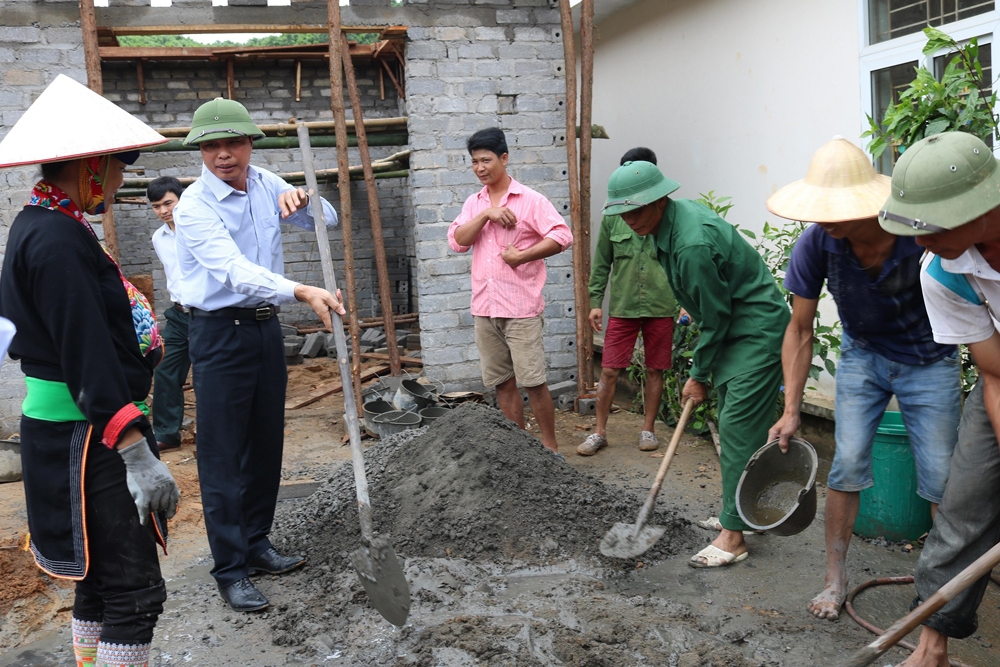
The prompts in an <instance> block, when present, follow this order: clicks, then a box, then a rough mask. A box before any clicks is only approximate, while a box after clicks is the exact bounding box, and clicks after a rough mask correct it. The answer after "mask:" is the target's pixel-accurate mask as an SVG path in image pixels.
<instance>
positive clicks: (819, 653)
mask: <svg viewBox="0 0 1000 667" xmlns="http://www.w3.org/2000/svg"><path fill="white" fill-rule="evenodd" d="M326 363H327V362H326V361H325V360H315V361H312V362H311V363H310V364H307V365H306V366H305V367H300V368H302V370H296V371H294V372H293V380H292V381H293V383H300V386H301V387H308V386H309V383H310V382H312V383H316V382H321V381H322V380H323V377H321V376H324V377H325V374H326V373H327V371H328V370H329V369H327V368H324V367H322V366H323V364H326ZM309 366H317V367H319V369H318V370H309ZM622 404H623V405H624V406H626V407H627V403H625V402H624V401H623V402H622ZM342 411H343V406H342V401H341V399H340V397H339V395H334V396H332V397H328V398H325V399H323V400H322V401H320V402H318V403H316V404H314V405H312V406H310V407H308V408H303V409H300V410H295V411H289V412H288V414H287V422H286V440H287V445H286V451H285V461H284V467H283V491H282V495H283V496H284V497H286V498H287V500H285V501H283V502H296V500H295V497H296V496H302V495H304V494H307V493H309V492H311V491H312V490H313V489H314V488H315V486H316V482H317V481H319V480H322V479H324V478H325V476H326V475H328V474H329V472H330V471H331V470H332V469H333V468H334V467H336V466H339V465H349V463H347V460H348V459H349V448H348V447H344V446H342V445H341V439H342V435H343V432H342V427H341V426H340V419H339V418H340V417H341V415H342ZM592 425H593V418H592V417H580V416H578V415H574V414H570V413H559V414H558V417H557V430H558V441H559V447H560V451H561V452H562V453H563V454H564V455H565V457H566V459H567V461H568V462H569V463H570V464H572V465H573V466H575V467H577V468H578V469H579V470H581V471H583V472H586V473H588V474H591V475H594V476H596V477H599V478H600V479H602V480H604V481H605V482H606V483H611V484H615V485H617V486H619V487H621V488H622V489H626V490H628V491H630V492H633V493H634V494H635V497H636V511H637V512H638V509H639V506H640V503H641V498H642V497H643V496H644V495H645V493H646V491H648V488H649V485H650V484H651V483H652V479H653V476H654V475H655V471H656V468H657V466H658V465H659V463H660V462H661V460H662V458H659V457H656V456H655V454H658V453H659V452H657V453H654V455H652V456H651V455H650V454H649V453H643V452H639V451H638V449H637V448H636V442H635V441H636V438H637V435H638V431H639V428H640V426H641V419H640V418H639V417H638V416H637V415H635V414H632V413H630V412H628V411H626V410H622V411H620V412H618V413H616V414H614V415H612V417H611V421H610V430H609V436H610V438H609V439H610V441H611V446H610V447H609V448H608V449H605V450H603V451H601V452H600V453H599V454H598V455H597V456H595V457H591V458H583V457H579V456H577V455H576V454H575V452H574V450H575V446H576V445H577V444H578V443H579V442H580V441H582V440H583V438H585V437H586V435H587V434H588V433H590V432H591V429H592ZM669 435H670V429H669V428H667V427H664V426H662V425H661V426H660V427H659V436H660V439H661V442H663V443H664V445H665V443H666V441H667V439H668V437H669ZM661 452H662V448H661ZM165 458H166V460H167V461H169V463H170V465H171V469H172V470H173V471H174V473H175V475H176V476H177V478H178V480H179V482H180V483H181V486H182V491H183V494H184V495H183V499H182V503H183V506H184V507H183V509H182V511H181V513H180V514H179V515H178V518H177V519H175V520H174V521H173V522H172V525H171V531H172V534H171V537H172V542H171V550H170V555H169V556H166V557H164V558H163V559H162V566H163V571H164V576H165V578H166V579H167V587H168V590H169V595H170V597H169V600H168V602H167V608H166V611H165V613H164V615H163V616H162V617H161V618H160V622H159V624H158V626H157V632H156V638H155V639H154V650H153V660H152V662H151V664H153V665H174V664H183V663H189V664H196V665H313V664H317V665H318V664H343V665H362V664H364V665H368V664H440V665H465V664H490V665H493V664H511V665H515V664H516V665H520V664H524V665H529V664H530V665H534V664H540V665H541V664H581V665H582V664H588V665H591V664H592V665H598V664H608V665H611V664H621V663H615V662H609V661H607V659H604V660H601V659H599V655H600V653H599V652H595V651H596V648H594V647H587V646H584V647H583V648H580V647H576V648H574V649H573V650H570V649H568V648H566V646H565V645H563V646H561V647H560V646H556V647H555V648H552V647H549V648H546V647H545V646H543V645H542V643H540V639H539V638H538V637H539V635H538V634H537V633H538V627H541V626H538V627H535V629H534V630H533V629H532V627H531V626H530V623H529V624H528V625H524V627H523V628H521V626H519V625H516V623H522V624H523V623H524V622H525V621H524V619H526V618H527V619H532V622H533V623H536V624H537V623H542V624H543V625H545V626H548V625H550V624H552V623H557V624H558V623H563V624H564V625H570V626H573V625H576V626H586V625H588V624H589V625H590V626H597V625H599V624H600V623H602V622H605V623H606V622H610V621H609V620H608V619H607V618H605V619H604V621H601V620H600V619H597V620H595V618H596V617H599V616H601V614H600V613H598V612H599V611H600V610H602V609H603V610H604V611H605V613H604V616H613V617H617V618H618V622H620V623H621V622H624V623H633V624H635V623H637V624H642V623H646V622H649V623H650V633H652V634H647V635H646V638H645V639H644V640H643V641H648V642H657V643H659V642H663V643H664V645H665V646H670V647H674V648H671V650H670V651H668V652H669V653H670V655H671V656H672V657H671V658H670V660H669V661H668V662H667V663H656V662H655V661H645V660H644V661H643V664H671V665H684V666H686V667H692V666H694V665H702V664H703V665H713V664H714V665H723V664H726V665H730V664H731V665H744V664H746V665H751V664H753V665H787V666H789V667H794V666H797V665H833V664H836V663H837V661H839V660H842V659H844V658H846V657H847V656H848V655H849V654H850V652H852V651H853V650H855V649H857V648H860V647H862V646H864V645H865V644H867V643H868V642H870V641H871V640H872V639H873V635H871V634H870V633H869V632H867V631H866V630H863V629H861V628H860V627H859V626H857V625H856V624H855V623H853V622H852V621H851V620H850V619H849V618H847V616H846V614H844V615H843V616H842V618H841V620H839V621H836V622H830V621H822V620H818V619H815V618H813V617H812V616H811V615H809V613H808V612H807V611H806V604H807V602H808V601H809V599H810V598H811V597H812V596H813V595H815V594H816V593H817V592H818V591H819V589H820V588H821V585H822V572H823V567H824V564H825V555H824V548H823V516H822V507H823V500H824V497H825V488H823V487H821V488H820V511H819V512H818V514H817V517H816V520H815V521H814V522H813V524H812V525H811V526H810V527H809V528H808V529H806V530H805V531H804V532H803V533H801V534H799V535H797V536H794V537H787V538H781V537H773V536H766V535H764V536H761V535H753V536H750V537H748V542H749V545H750V552H751V556H750V558H749V559H748V560H747V561H745V562H743V563H741V564H738V565H736V566H734V567H732V568H727V569H723V570H694V569H691V568H689V567H688V566H687V565H686V562H685V561H686V556H680V557H677V558H675V559H669V560H666V561H663V562H659V563H649V564H642V566H641V567H640V568H638V569H637V570H636V571H634V572H629V573H626V574H624V575H623V574H621V573H616V574H611V573H607V572H602V571H601V570H599V569H597V568H595V567H593V566H591V565H588V564H586V563H575V562H566V563H553V564H552V565H551V566H550V567H547V568H543V569H542V570H538V569H535V570H531V571H527V570H524V569H520V570H519V569H517V568H516V567H513V566H510V565H503V564H497V566H496V567H492V568H486V569H484V568H483V567H482V566H472V565H470V564H469V563H468V562H464V561H463V562H459V561H454V560H451V561H447V562H439V561H441V559H407V562H406V568H407V572H408V576H409V577H410V581H411V587H414V593H415V595H416V594H417V592H418V591H419V590H425V589H427V590H429V589H433V590H434V595H433V598H434V602H433V604H430V603H426V604H425V603H424V602H421V600H423V599H424V596H423V595H416V597H415V603H414V607H413V609H412V610H411V615H410V619H409V621H408V623H407V627H405V628H403V629H401V630H400V629H395V628H392V626H389V625H388V624H387V623H385V622H384V621H382V620H381V619H380V618H379V617H377V615H375V614H374V612H372V611H371V610H370V609H366V605H365V602H364V598H363V596H360V597H359V596H358V595H355V596H354V598H355V600H354V602H355V605H356V608H354V611H352V612H351V614H352V615H351V621H350V622H351V623H352V624H353V625H354V626H355V628H354V630H352V633H353V634H354V635H355V636H356V637H355V639H356V643H357V646H365V647H368V648H367V649H366V655H367V657H366V658H364V659H362V658H359V657H358V655H360V654H359V653H357V652H352V651H353V650H354V649H352V647H350V646H340V645H336V644H335V643H334V642H332V641H331V640H330V639H329V638H324V636H322V635H320V636H318V637H311V638H310V639H309V641H308V642H307V643H306V644H304V645H302V646H297V647H291V646H286V645H276V644H275V643H274V639H275V633H274V631H273V630H272V627H271V625H272V623H271V622H272V621H273V619H274V615H276V614H280V613H281V609H282V605H283V604H286V603H288V602H289V600H286V599H285V598H284V597H283V595H284V593H283V590H282V583H281V579H280V578H278V577H270V578H263V579H260V580H258V584H259V585H260V586H261V588H262V590H264V592H265V593H266V594H267V595H268V596H269V597H270V598H271V600H272V603H273V604H272V607H271V609H270V610H269V611H267V612H265V613H264V614H259V615H241V614H235V613H233V612H231V611H229V610H228V608H227V607H225V606H224V605H223V604H222V602H221V601H220V599H219V597H218V594H217V593H216V591H215V586H214V582H213V581H212V579H211V577H210V576H209V575H208V571H209V569H210V567H211V558H210V555H209V552H208V546H207V542H206V540H205V537H204V527H203V524H202V523H201V517H200V513H201V508H200V504H199V503H198V492H197V479H196V468H195V460H194V458H193V448H192V446H191V445H186V446H185V447H184V448H182V449H181V450H180V451H175V452H171V453H168V454H167V455H166V456H165ZM19 486H20V485H19V484H6V485H0V540H3V539H4V538H6V540H7V541H6V542H3V544H12V543H13V542H14V541H15V540H16V539H17V537H18V536H19V535H23V533H24V531H25V527H24V523H23V522H24V512H23V498H22V496H21V495H20V489H19V488H18V487H19ZM719 488H720V478H719V466H718V459H717V457H716V454H715V451H714V449H713V448H712V446H711V444H710V442H708V441H706V440H704V439H701V438H698V437H694V436H690V435H685V437H684V438H683V439H682V441H681V445H680V448H679V449H678V454H677V456H676V458H675V459H674V462H673V464H672V466H671V470H670V472H669V474H668V476H667V480H666V482H665V484H664V487H663V490H662V491H661V494H660V497H659V500H658V506H659V507H661V508H664V507H667V508H673V509H676V510H677V511H678V512H679V514H680V515H681V516H682V517H684V518H687V519H689V520H691V521H696V520H699V519H703V518H705V517H707V516H709V515H715V514H717V511H718V509H719V499H718V492H719ZM378 509H379V508H375V510H376V511H378ZM711 539H712V535H711V533H709V532H707V531H706V532H705V544H708V543H709V542H710V541H711ZM915 547H916V548H913V549H912V550H910V551H907V550H904V548H903V545H885V544H884V543H883V544H882V545H881V546H879V545H878V544H876V543H874V541H865V540H861V539H857V538H856V539H855V540H854V542H853V544H852V546H851V553H850V558H849V570H850V577H851V581H852V583H854V584H857V583H860V582H862V581H865V580H868V579H872V578H875V577H884V576H903V575H907V574H911V573H912V571H913V568H914V566H915V564H916V561H917V558H918V556H919V552H920V549H919V546H918V545H915ZM10 553H23V552H16V551H13V550H8V551H0V554H10ZM24 556H25V557H26V556H27V554H24ZM3 563H4V561H3V560H0V580H3V581H4V582H5V583H4V584H3V585H4V587H7V586H8V583H7V582H9V581H10V579H8V577H7V576H6V575H7V573H8V572H12V571H17V572H20V573H21V576H24V575H23V570H21V569H17V568H14V569H11V570H5V569H4V568H3V565H2V564H3ZM21 565H23V564H21ZM18 567H20V565H19V566H18ZM308 567H323V564H321V563H311V564H310V565H309V566H308ZM36 576H37V575H36ZM353 578H354V574H353V572H350V573H345V580H351V581H353ZM38 579H39V581H40V582H41V583H40V584H38V585H36V586H35V590H34V591H33V592H31V593H30V594H27V595H26V596H25V597H23V598H21V599H18V600H17V601H15V602H13V603H12V604H8V605H6V607H4V606H0V623H2V625H0V650H2V651H3V653H2V655H0V667H4V666H13V665H18V666H26V665H32V666H34V665H47V666H48V665H52V666H54V665H70V664H73V663H72V650H71V646H70V640H69V635H68V632H67V630H66V626H67V625H68V612H69V609H70V605H71V601H72V589H71V588H70V587H67V586H59V585H56V584H54V583H52V582H49V581H48V580H47V579H45V578H44V577H39V578H38ZM456 580H458V581H464V582H467V585H465V586H461V585H458V584H456V583H455V582H456ZM442 582H447V585H445V583H442ZM477 582H478V583H477ZM355 583H356V582H355ZM25 590H28V589H25ZM352 590H353V589H352ZM480 590H490V591H502V594H499V595H498V596H495V595H494V594H493V593H490V594H489V596H487V597H484V596H483V594H481V593H479V592H478V591H480ZM912 595H913V593H912V586H897V587H880V588H878V589H873V590H870V591H867V592H865V593H863V594H862V595H861V596H859V598H858V600H857V602H856V607H857V609H858V611H859V612H860V613H861V614H862V615H865V616H866V617H868V618H869V620H871V621H872V622H874V623H875V624H876V625H879V626H880V627H887V626H888V625H889V624H891V623H892V622H893V621H894V620H895V619H896V618H898V617H899V616H902V615H903V614H905V613H906V610H907V608H908V605H909V601H910V599H912ZM0 601H2V598H0ZM588 603H589V604H590V607H589V608H588V607H586V605H587V604H588ZM357 605H360V606H357ZM662 609H667V610H669V612H670V613H669V614H665V612H664V614H661V613H660V611H661V610H662ZM476 617H483V618H486V617H488V618H489V619H491V622H493V623H508V624H510V623H515V621H516V623H515V625H514V626H511V629H510V633H509V634H510V636H511V639H510V642H513V644H516V643H517V642H521V645H522V647H523V646H527V647H529V648H531V649H532V650H533V651H534V653H530V652H528V653H524V652H523V651H522V654H523V655H526V656H529V657H525V658H523V659H521V658H517V659H514V658H511V660H509V661H506V662H504V661H498V660H500V659H499V658H495V657H494V658H491V659H490V660H487V659H486V657H484V656H486V655H487V654H480V653H476V652H475V651H472V652H471V653H469V652H468V651H469V650H471V649H468V647H463V645H461V644H449V645H448V646H447V647H445V648H440V649H435V651H434V652H433V654H429V653H425V654H419V653H412V652H408V651H405V650H403V649H400V648H397V649H393V650H392V651H389V652H388V653H387V652H386V648H385V647H386V646H396V647H400V646H404V645H406V644H405V641H404V640H406V638H407V637H411V638H412V637H415V636H419V637H425V636H426V637H431V636H432V635H434V633H438V634H440V628H442V627H446V626H448V624H452V625H453V624H455V623H465V624H469V623H471V621H469V619H470V618H476ZM661 617H662V618H663V619H668V620H658V619H661ZM511 619H515V620H511ZM517 619H520V620H517ZM980 619H981V626H982V627H981V630H980V632H979V633H977V634H976V635H975V636H974V637H972V638H970V639H967V640H964V641H961V642H954V643H953V655H955V656H956V657H958V658H959V659H961V660H963V661H965V662H966V663H967V664H970V665H973V666H975V667H990V666H992V665H997V664H1000V648H998V647H1000V626H998V619H1000V587H996V586H992V585H991V586H990V589H989V590H988V591H987V596H986V599H985V600H984V602H983V605H982V607H981V609H980ZM476 622H479V621H476ZM657 623H659V625H657ZM654 626H655V627H654ZM519 628H520V629H519ZM463 630H465V628H463ZM492 631H493V632H495V630H492ZM304 632H305V631H304ZM533 632H534V633H536V634H534V635H533V634H532V633H533ZM421 633H422V634H421ZM472 635H475V632H474V631H473V632H472V634H471V635H470V636H472ZM594 636H596V637H598V639H597V640H596V641H597V642H601V641H607V642H612V643H613V642H614V641H619V640H615V639H607V638H606V637H605V638H603V639H602V638H601V634H600V632H598V633H597V634H596V635H594ZM533 637H534V639H533ZM699 637H701V638H704V637H708V638H711V640H712V642H710V643H711V646H709V645H708V644H706V643H705V642H704V641H700V640H698V638H699ZM410 641H411V644H412V641H415V640H412V639H411V640H410ZM630 641H633V642H634V641H636V640H635V639H634V638H633V639H631V640H630ZM699 641H700V643H699ZM393 642H395V643H393ZM640 643H641V642H640ZM513 644H512V645H513ZM380 647H381V648H380ZM706 647H708V648H706ZM712 647H714V648H712ZM727 647H729V648H727ZM354 648H356V647H354ZM597 648H599V646H598V647H597ZM638 648H640V649H641V647H638ZM550 649H551V650H550ZM591 649H593V650H591ZM723 649H724V650H723ZM380 650H381V651H382V652H381V653H380V652H379V651H380ZM574 650H576V651H577V653H574V652H573V651H574ZM637 650H638V649H637ZM560 651H561V652H560ZM580 651H583V652H582V653H581V652H580ZM588 651H589V652H588ZM720 651H721V652H720ZM726 651H729V652H728V653H727V652H726ZM428 655H432V657H428ZM519 655H521V654H519ZM904 655H905V654H904V653H903V652H901V651H898V650H894V651H893V652H891V653H890V654H888V655H887V656H885V657H884V658H882V659H880V660H879V661H878V662H876V663H875V664H877V665H880V666H881V665H888V664H895V663H896V662H898V661H900V660H901V659H902V657H903V656H904ZM476 656H479V657H476ZM546 656H547V657H546ZM552 656H556V657H552ZM559 656H561V657H559ZM587 656H589V657H587Z"/></svg>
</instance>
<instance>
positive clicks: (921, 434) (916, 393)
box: [827, 334, 962, 503]
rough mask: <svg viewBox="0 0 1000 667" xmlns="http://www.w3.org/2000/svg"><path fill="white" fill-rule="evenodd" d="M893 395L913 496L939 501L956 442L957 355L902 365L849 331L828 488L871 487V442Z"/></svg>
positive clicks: (839, 377) (841, 367)
mask: <svg viewBox="0 0 1000 667" xmlns="http://www.w3.org/2000/svg"><path fill="white" fill-rule="evenodd" d="M893 394H895V395H896V400H897V401H898V402H899V410H900V412H901V413H902V415H903V424H904V426H906V432H907V435H908V436H909V438H910V448H911V449H912V451H913V459H914V461H915V462H916V467H917V494H918V495H919V496H920V497H921V498H924V499H926V500H929V501H930V502H932V503H940V502H941V496H942V495H944V486H945V482H947V481H948V467H949V465H950V463H951V454H952V452H953V451H954V449H955V442H956V441H957V440H958V422H959V418H960V413H961V394H962V384H961V379H960V362H959V359H958V353H957V352H955V353H953V354H952V355H951V356H948V357H945V358H944V359H942V360H940V361H938V362H936V363H933V364H929V365H927V366H915V365H912V364H902V363H899V362H895V361H889V360H888V359H886V358H885V357H883V356H882V355H881V354H878V353H876V352H873V351H871V350H867V349H864V348H862V347H860V346H858V345H857V344H856V342H855V341H854V340H853V339H851V338H850V337H849V336H847V334H844V335H843V339H842V341H841V347H840V363H838V364H837V399H836V400H837V402H836V406H835V409H836V419H837V422H836V439H837V450H836V453H835V454H834V457H833V467H832V468H831V469H830V478H829V480H828V482H827V486H828V487H829V488H831V489H833V490H835V491H844V492H854V491H861V490H863V489H867V488H870V487H871V486H872V441H873V440H874V438H875V432H876V430H877V429H878V425H879V422H880V421H881V419H882V413H883V412H884V411H885V408H886V405H887V404H888V403H889V399H890V398H891V397H892V395H893Z"/></svg>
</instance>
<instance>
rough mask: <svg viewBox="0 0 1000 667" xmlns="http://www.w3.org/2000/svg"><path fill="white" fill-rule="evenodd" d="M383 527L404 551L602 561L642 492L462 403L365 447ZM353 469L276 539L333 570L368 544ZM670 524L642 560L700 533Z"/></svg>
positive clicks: (665, 516)
mask: <svg viewBox="0 0 1000 667" xmlns="http://www.w3.org/2000/svg"><path fill="white" fill-rule="evenodd" d="M365 468H366V474H367V476H368V484H369V491H370V494H371V504H372V508H373V510H374V521H375V530H376V532H377V533H379V534H382V535H386V536H388V537H389V538H390V540H391V542H392V544H393V546H394V547H395V548H396V550H397V552H398V553H399V555H400V556H401V557H408V556H424V557H452V558H467V559H470V560H480V561H481V560H491V561H498V560H508V561H510V560H513V561H517V562H520V563H524V564H544V563H549V562H552V561H553V560H554V559H557V558H596V559H599V560H600V561H602V563H601V564H602V565H604V566H611V567H620V566H628V567H634V566H635V563H634V561H633V562H627V561H626V562H623V561H620V560H611V559H606V558H604V557H603V556H601V555H600V552H599V550H598V544H599V542H600V539H601V537H602V536H603V535H604V533H605V532H607V530H608V529H609V528H610V527H611V526H612V525H613V524H614V523H615V522H617V521H623V522H627V523H632V522H634V521H635V518H636V516H637V514H638V511H639V508H640V503H641V501H640V499H639V498H637V497H636V496H635V495H633V494H631V493H629V492H627V491H623V490H621V489H618V488H615V487H611V486H608V485H605V484H604V483H603V482H601V481H599V480H597V479H595V478H593V477H590V476H588V475H584V474H582V473H580V472H578V471H577V470H575V469H574V468H573V467H572V466H570V465H569V464H567V463H565V462H563V461H561V460H560V459H559V458H558V457H556V456H554V455H553V454H552V453H550V452H549V451H548V450H546V449H544V448H543V447H542V446H541V445H540V444H539V442H538V440H536V439H535V438H534V437H532V436H531V435H530V434H528V433H527V432H525V431H523V430H521V429H519V428H517V426H515V425H514V424H513V423H512V422H510V421H509V420H507V419H506V418H505V417H504V416H503V414H502V413H500V412H499V411H497V410H494V409H492V408H488V407H485V406H482V405H475V404H466V405H462V406H460V407H459V408H457V409H455V410H453V411H452V412H451V413H450V414H448V415H447V416H445V417H443V418H441V419H439V420H437V421H436V422H434V424H433V425H432V426H430V427H428V428H426V429H422V430H421V431H409V432H405V433H403V434H400V435H399V436H395V437H393V438H390V439H387V440H386V441H383V442H382V443H380V444H378V445H376V446H374V447H371V448H369V449H368V450H366V451H365ZM356 508H357V505H356V502H355V489H354V477H353V472H352V469H351V467H350V466H343V467H342V468H340V469H338V470H337V471H336V472H335V473H334V474H333V475H332V476H331V478H330V479H329V480H328V481H327V482H326V483H325V484H324V485H323V486H321V487H320V488H319V489H318V490H317V491H316V493H314V494H313V495H312V496H310V497H309V498H308V499H307V500H306V501H304V502H303V503H301V504H299V505H297V506H294V507H291V508H288V509H287V510H285V511H283V512H282V514H281V515H279V516H278V517H277V518H276V521H275V525H276V527H277V533H276V535H275V536H274V537H272V540H273V541H274V542H275V543H276V544H277V545H278V547H279V549H280V550H281V551H284V552H289V553H292V552H300V553H306V554H308V555H309V558H310V560H312V561H313V562H314V563H327V564H329V565H331V566H332V567H333V568H334V569H340V567H339V566H345V565H347V554H348V553H349V552H350V551H352V550H353V549H355V548H357V547H358V546H359V544H360V528H359V524H358V515H357V509H356ZM649 522H650V523H655V524H660V525H665V526H667V533H666V535H664V537H663V538H662V539H660V540H659V542H657V543H656V545H654V546H653V548H652V549H650V550H649V551H647V552H646V553H645V554H643V556H642V557H641V558H640V559H639V560H642V561H647V562H648V561H655V560H660V559H662V558H664V557H667V556H670V555H674V554H677V553H679V552H680V551H682V550H689V549H690V548H691V547H693V546H694V545H696V544H699V543H700V542H702V541H704V536H701V535H695V534H694V531H693V530H692V529H690V528H689V526H690V522H688V521H687V520H685V519H681V518H679V517H678V516H677V512H676V511H665V510H661V511H659V512H654V513H653V515H652V516H651V517H650V520H649Z"/></svg>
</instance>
